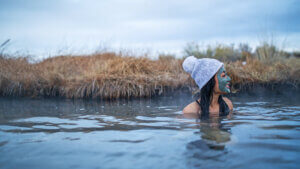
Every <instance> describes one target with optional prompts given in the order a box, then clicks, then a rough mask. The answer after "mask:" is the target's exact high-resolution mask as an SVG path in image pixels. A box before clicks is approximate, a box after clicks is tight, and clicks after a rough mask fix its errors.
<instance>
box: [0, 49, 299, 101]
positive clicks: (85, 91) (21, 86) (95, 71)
mask: <svg viewBox="0 0 300 169" xmlns="http://www.w3.org/2000/svg"><path fill="white" fill-rule="evenodd" d="M182 61H183V60H182V59H175V58H174V57H172V56H160V57H159V59H158V60H151V59H148V58H146V57H138V58H136V57H129V56H123V55H122V54H116V53H100V54H93V55H88V56H57V57H53V58H48V59H45V60H44V61H42V62H39V63H29V62H28V59H26V58H11V57H4V56H0V95H1V96H33V97H34V96H60V97H65V98H101V99H114V98H130V97H151V96H153V95H160V94H163V93H166V92H167V91H173V90H176V89H181V88H189V89H191V88H194V87H195V86H196V85H195V83H194V81H193V80H192V79H191V78H190V76H189V75H188V74H187V73H185V72H184V71H183V69H182V66H181V64H182ZM244 63H246V64H243V60H237V61H228V62H225V66H226V69H227V71H228V72H229V75H230V76H231V78H232V83H233V86H234V87H235V88H242V87H244V86H249V85H252V84H278V83H279V84H292V85H293V86H295V87H297V86H299V79H300V62H299V58H288V59H283V60H276V61H273V62H272V63H269V62H263V61H261V60H259V59H257V58H255V57H250V55H249V56H247V57H246V62H245V61H244Z"/></svg>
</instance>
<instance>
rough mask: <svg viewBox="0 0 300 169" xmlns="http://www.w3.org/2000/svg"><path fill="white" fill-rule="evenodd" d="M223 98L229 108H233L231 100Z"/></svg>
mask: <svg viewBox="0 0 300 169" xmlns="http://www.w3.org/2000/svg"><path fill="white" fill-rule="evenodd" d="M223 100H224V101H225V102H226V104H227V105H228V107H229V109H230V110H233V104H232V102H231V100H229V99H228V98H227V97H223Z"/></svg>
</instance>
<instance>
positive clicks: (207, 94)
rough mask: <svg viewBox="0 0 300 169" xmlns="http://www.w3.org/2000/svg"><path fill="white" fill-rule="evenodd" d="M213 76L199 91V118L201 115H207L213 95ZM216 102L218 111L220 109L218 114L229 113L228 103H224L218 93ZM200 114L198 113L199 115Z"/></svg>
mask: <svg viewBox="0 0 300 169" xmlns="http://www.w3.org/2000/svg"><path fill="white" fill-rule="evenodd" d="M215 84H216V82H215V78H214V77H212V78H211V79H210V80H209V81H208V82H207V83H206V85H204V86H203V87H202V89H201V93H200V98H201V100H200V108H201V118H203V117H208V116H209V105H210V104H211V102H212V96H213V91H214V87H215ZM218 103H219V105H220V107H219V111H220V116H226V115H228V114H229V112H230V110H229V107H228V105H227V104H226V103H225V101H224V100H223V96H222V95H220V96H219V98H218ZM199 116H200V115H199Z"/></svg>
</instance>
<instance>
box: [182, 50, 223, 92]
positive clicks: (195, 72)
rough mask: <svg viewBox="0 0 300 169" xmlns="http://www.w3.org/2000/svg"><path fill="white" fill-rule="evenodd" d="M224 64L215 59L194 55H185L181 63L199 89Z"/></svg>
mask: <svg viewBox="0 0 300 169" xmlns="http://www.w3.org/2000/svg"><path fill="white" fill-rule="evenodd" d="M223 65H224V64H223V63H222V62H220V61H218V60H216V59H211V58H202V59H197V58H195V57H194V56H189V57H187V58H186V59H185V60H184V61H183V63H182V67H183V69H184V70H185V71H186V72H187V73H189V74H190V75H191V76H192V78H193V79H194V80H195V82H196V83H197V85H198V86H199V88H200V89H201V88H202V87H203V86H204V85H205V84H206V83H207V82H208V81H209V80H210V79H211V78H212V77H213V76H214V75H215V74H216V73H217V72H218V70H219V69H220V68H221V67H222V66H223Z"/></svg>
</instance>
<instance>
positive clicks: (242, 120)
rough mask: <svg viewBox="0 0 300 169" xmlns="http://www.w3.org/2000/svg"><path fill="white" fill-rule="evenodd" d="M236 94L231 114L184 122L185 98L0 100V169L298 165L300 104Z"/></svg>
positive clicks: (281, 98) (187, 99)
mask: <svg viewBox="0 0 300 169" xmlns="http://www.w3.org/2000/svg"><path fill="white" fill-rule="evenodd" d="M297 97H298V98H299V96H298V95H296V97H293V98H291V97H287V96H285V95H276V96H275V95H265V96H264V95H259V96H257V95H238V96H232V97H231V98H232V100H233V103H234V105H235V111H234V112H233V115H231V116H228V117H210V118H209V119H205V120H201V121H200V120H197V119H191V118H184V117H183V116H182V114H181V109H182V108H183V107H184V106H185V105H186V104H188V103H189V102H190V101H192V99H191V98H190V96H188V95H186V94H180V95H174V96H169V97H160V98H156V99H140V100H130V101H126V100H119V101H113V102H104V101H82V100H77V101H73V100H62V99H21V98H18V99H14V98H0V166H1V168H30V169H31V168H166V169H169V168H297V167H298V166H299V164H300V162H299V160H298V159H299V156H300V154H299V153H300V145H299V140H300V132H299V131H300V105H299V102H298V100H297Z"/></svg>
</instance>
